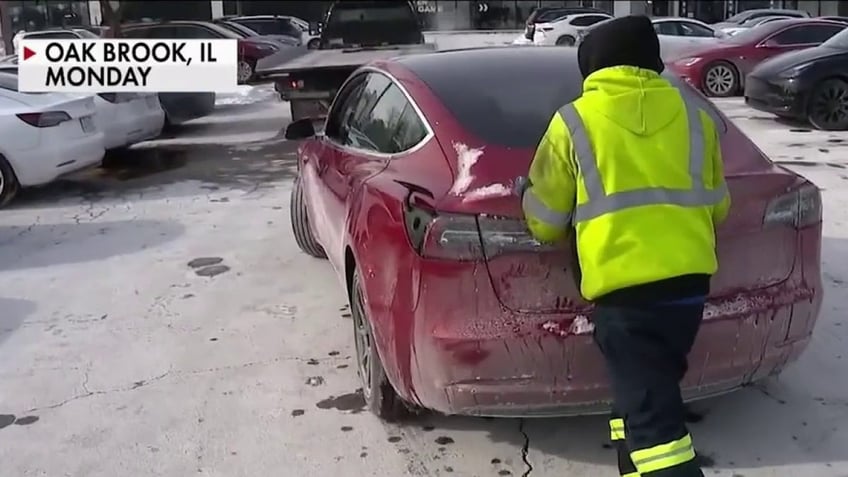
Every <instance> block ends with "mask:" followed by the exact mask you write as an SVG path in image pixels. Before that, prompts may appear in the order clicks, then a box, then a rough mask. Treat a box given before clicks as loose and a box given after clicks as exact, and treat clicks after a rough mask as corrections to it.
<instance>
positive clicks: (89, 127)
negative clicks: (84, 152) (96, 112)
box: [79, 116, 97, 134]
mask: <svg viewBox="0 0 848 477" xmlns="http://www.w3.org/2000/svg"><path fill="white" fill-rule="evenodd" d="M79 121H80V127H82V132H84V133H86V134H91V133H93V132H95V131H96V130H97V127H96V126H95V125H94V117H93V116H83V117H81V118H80V120H79Z"/></svg>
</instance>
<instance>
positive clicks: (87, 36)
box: [12, 28, 100, 53]
mask: <svg viewBox="0 0 848 477" xmlns="http://www.w3.org/2000/svg"><path fill="white" fill-rule="evenodd" d="M22 38H27V39H30V40H80V39H84V40H95V39H98V38H100V37H99V36H97V35H95V34H94V33H92V32H90V31H88V30H86V29H84V28H63V29H58V28H57V29H54V30H40V31H24V30H21V31H19V32H18V33H17V34H15V36H14V37H13V38H12V46H13V47H14V49H15V52H16V53H17V51H18V48H19V47H20V43H21V39H22Z"/></svg>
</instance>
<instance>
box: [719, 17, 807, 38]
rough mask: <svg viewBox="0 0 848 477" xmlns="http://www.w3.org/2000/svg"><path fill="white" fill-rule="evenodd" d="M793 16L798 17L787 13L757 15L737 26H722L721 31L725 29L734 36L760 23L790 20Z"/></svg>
mask: <svg viewBox="0 0 848 477" xmlns="http://www.w3.org/2000/svg"><path fill="white" fill-rule="evenodd" d="M791 18H796V17H789V16H786V15H774V16H768V17H755V18H752V19H750V20H745V21H744V22H742V23H740V24H739V25H737V26H731V27H724V28H721V31H723V32H724V33H725V34H726V35H727V36H733V35H735V34H737V33H740V32H743V31H745V30H749V29H751V28H754V27H757V26H760V25H764V24H766V23H769V22H774V21H777V20H788V19H791Z"/></svg>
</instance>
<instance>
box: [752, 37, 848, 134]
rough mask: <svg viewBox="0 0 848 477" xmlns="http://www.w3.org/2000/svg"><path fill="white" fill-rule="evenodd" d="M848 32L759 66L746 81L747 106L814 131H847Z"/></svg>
mask: <svg viewBox="0 0 848 477" xmlns="http://www.w3.org/2000/svg"><path fill="white" fill-rule="evenodd" d="M845 72H848V29H845V30H842V32H840V33H837V34H836V35H834V36H833V37H831V38H830V39H829V40H827V41H826V42H824V43H822V44H821V45H820V46H817V47H815V48H807V49H804V50H798V51H793V52H788V53H785V54H782V55H779V56H776V57H774V58H772V59H770V60H767V61H764V62H762V63H760V64H759V65H758V66H757V67H756V68H754V70H753V71H751V73H750V74H749V75H748V77H747V78H746V80H745V103H746V104H747V105H748V106H750V107H752V108H754V109H757V110H760V111H765V112H768V113H773V114H775V115H777V116H780V117H785V118H791V119H800V120H805V121H809V122H810V124H812V125H813V126H815V127H816V128H818V129H822V130H827V131H844V130H848V75H846V74H845Z"/></svg>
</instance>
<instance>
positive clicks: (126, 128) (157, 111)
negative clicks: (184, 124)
mask: <svg viewBox="0 0 848 477" xmlns="http://www.w3.org/2000/svg"><path fill="white" fill-rule="evenodd" d="M101 122H102V123H103V124H100V125H99V126H100V129H101V130H102V131H103V137H104V139H103V144H104V146H105V148H106V149H107V150H108V149H115V148H120V147H124V146H130V145H132V144H135V143H138V142H141V141H146V140H148V139H153V138H155V137H156V136H158V135H159V134H160V133H161V132H162V126H163V124H164V122H165V112H164V111H163V110H162V108H160V107H158V106H157V107H156V108H152V109H149V110H146V111H145V112H144V113H143V114H138V113H134V114H133V115H126V114H123V115H122V114H116V115H115V117H114V118H112V120H110V121H101Z"/></svg>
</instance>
